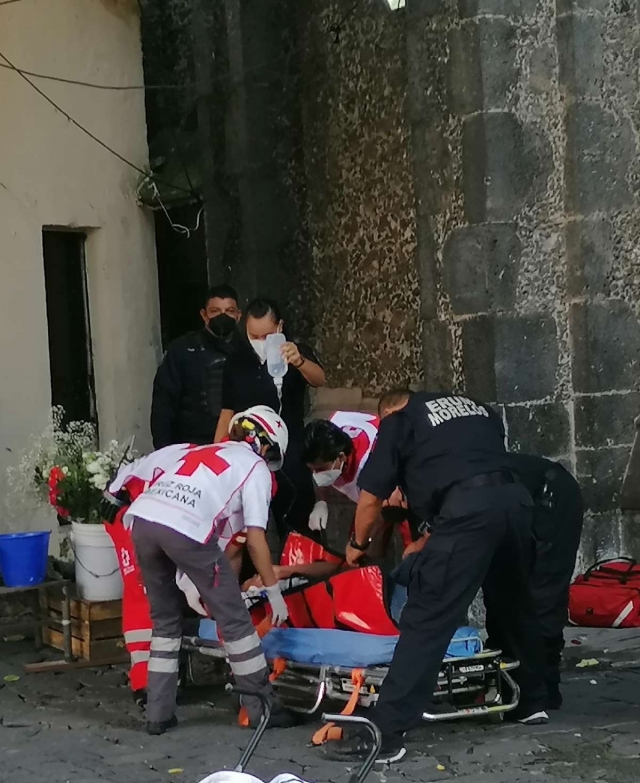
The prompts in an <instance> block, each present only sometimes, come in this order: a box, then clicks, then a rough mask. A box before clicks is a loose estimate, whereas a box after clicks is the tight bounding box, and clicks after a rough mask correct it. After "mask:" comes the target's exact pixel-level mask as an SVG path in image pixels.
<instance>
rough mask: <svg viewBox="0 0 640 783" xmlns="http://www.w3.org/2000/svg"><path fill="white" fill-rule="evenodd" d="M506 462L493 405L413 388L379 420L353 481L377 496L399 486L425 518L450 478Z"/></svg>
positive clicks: (502, 466)
mask: <svg viewBox="0 0 640 783" xmlns="http://www.w3.org/2000/svg"><path fill="white" fill-rule="evenodd" d="M509 468H510V464H509V458H508V455H507V453H506V451H505V446H504V427H503V425H502V420H501V419H500V417H499V416H498V414H497V413H496V412H495V411H493V410H492V409H491V408H489V407H488V406H486V405H483V404H482V403H478V402H474V401H473V400H470V399H469V398H468V397H463V396H460V395H454V394H446V393H431V392H418V393H416V394H414V395H413V396H412V397H411V399H410V400H409V402H408V403H407V405H406V407H405V408H403V409H402V410H400V411H397V412H396V413H393V414H391V415H390V416H387V417H386V418H384V419H383V420H382V422H381V424H380V429H379V431H378V438H377V441H376V444H375V446H374V448H373V450H372V452H371V454H370V455H369V459H368V460H367V462H366V464H365V466H364V468H363V469H362V473H361V474H360V477H359V479H358V486H359V487H360V489H363V490H365V491H366V492H370V493H371V494H372V495H375V496H376V497H378V498H387V497H389V495H390V494H391V493H392V492H393V490H394V489H395V488H396V487H397V486H400V487H401V488H402V489H403V491H404V493H405V495H406V497H407V501H408V503H409V507H410V508H411V509H412V510H413V511H414V512H415V513H417V514H418V515H419V516H421V517H422V518H423V519H427V518H429V517H431V516H432V515H433V514H434V513H437V510H438V508H439V503H440V500H441V498H442V495H443V493H444V492H445V491H446V490H447V489H448V488H449V487H451V486H452V485H453V484H457V483H458V482H460V481H464V480H466V479H469V478H471V477H472V476H477V475H479V474H481V473H491V472H495V471H499V470H509Z"/></svg>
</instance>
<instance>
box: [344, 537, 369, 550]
mask: <svg viewBox="0 0 640 783" xmlns="http://www.w3.org/2000/svg"><path fill="white" fill-rule="evenodd" d="M370 544H371V539H370V538H368V539H367V540H366V541H365V543H364V544H359V543H358V542H357V541H356V537H355V536H351V539H350V541H349V546H350V547H351V548H352V549H357V550H358V552H366V551H367V549H369V545H370Z"/></svg>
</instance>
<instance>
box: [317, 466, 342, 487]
mask: <svg viewBox="0 0 640 783" xmlns="http://www.w3.org/2000/svg"><path fill="white" fill-rule="evenodd" d="M341 475H342V465H341V464H340V463H338V467H337V468H331V469H330V470H321V471H319V472H318V473H314V474H313V480H314V481H315V482H316V484H317V485H318V486H319V487H330V486H331V485H332V484H335V483H336V481H337V480H338V479H339V478H340V476H341Z"/></svg>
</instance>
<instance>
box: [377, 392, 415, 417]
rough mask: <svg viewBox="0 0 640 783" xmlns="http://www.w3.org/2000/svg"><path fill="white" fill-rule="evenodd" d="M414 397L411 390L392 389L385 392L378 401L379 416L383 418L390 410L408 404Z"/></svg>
mask: <svg viewBox="0 0 640 783" xmlns="http://www.w3.org/2000/svg"><path fill="white" fill-rule="evenodd" d="M411 397H413V392H412V391H411V389H392V390H391V391H388V392H385V393H384V394H383V395H382V397H380V400H379V401H378V416H380V417H382V416H384V414H385V413H386V412H387V411H388V410H389V408H397V407H398V406H399V405H402V403H404V402H408V401H409V400H410V399H411Z"/></svg>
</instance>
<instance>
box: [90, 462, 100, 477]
mask: <svg viewBox="0 0 640 783" xmlns="http://www.w3.org/2000/svg"><path fill="white" fill-rule="evenodd" d="M101 470H102V466H101V465H100V463H99V462H98V460H93V462H89V463H87V472H88V473H93V474H94V475H95V474H98V473H100V471H101Z"/></svg>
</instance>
